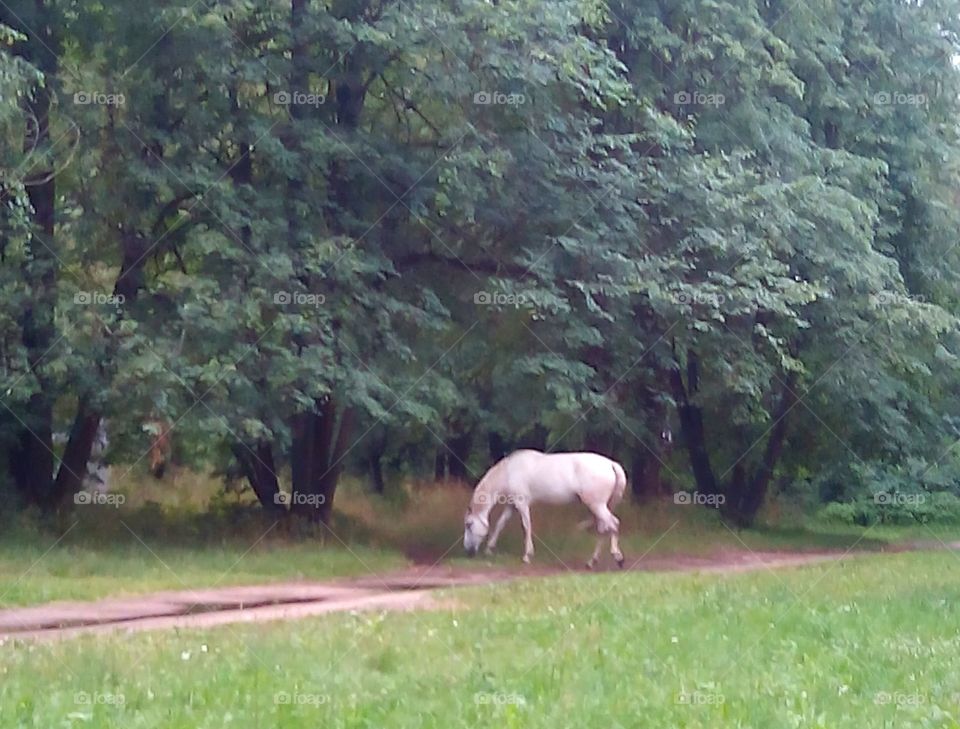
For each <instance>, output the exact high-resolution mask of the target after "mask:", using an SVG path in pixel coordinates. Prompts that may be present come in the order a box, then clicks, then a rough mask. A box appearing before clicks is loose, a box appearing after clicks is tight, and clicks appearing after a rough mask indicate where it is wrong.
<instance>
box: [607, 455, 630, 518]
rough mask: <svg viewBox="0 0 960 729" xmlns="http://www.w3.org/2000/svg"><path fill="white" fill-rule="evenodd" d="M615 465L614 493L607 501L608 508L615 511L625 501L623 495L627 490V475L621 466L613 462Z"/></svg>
mask: <svg viewBox="0 0 960 729" xmlns="http://www.w3.org/2000/svg"><path fill="white" fill-rule="evenodd" d="M611 464H612V465H613V478H614V481H613V493H612V494H610V498H609V499H608V500H607V508H608V509H610V510H611V511H613V510H614V509H615V508H616V507H617V504H619V503H620V502H621V501H623V495H624V493H626V490H627V474H626V472H625V471H624V470H623V466H621V465H620V464H619V463H617V462H616V461H611Z"/></svg>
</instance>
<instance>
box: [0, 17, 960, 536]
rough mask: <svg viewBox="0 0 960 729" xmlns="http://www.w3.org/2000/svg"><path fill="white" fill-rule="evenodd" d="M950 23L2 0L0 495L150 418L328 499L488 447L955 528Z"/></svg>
mask: <svg viewBox="0 0 960 729" xmlns="http://www.w3.org/2000/svg"><path fill="white" fill-rule="evenodd" d="M958 30H960V4H958V3H956V2H949V1H943V0H924V2H914V1H903V0H897V1H894V2H870V1H867V2H854V1H852V0H809V1H808V2H804V3H800V4H799V5H794V3H792V2H790V1H789V0H760V1H756V0H700V1H699V2H694V1H691V0H670V1H667V0H629V1H628V0H609V2H604V1H602V0H552V1H551V2H545V1H544V0H446V1H445V2H439V1H437V0H326V1H325V2H319V1H318V0H289V1H288V2H274V1H271V0H223V1H220V0H201V1H200V2H193V1H192V0H191V1H189V2H188V1H186V0H162V1H160V2H157V3H143V4H136V3H131V2H129V0H126V1H125V0H97V1H96V2H76V1H73V0H30V1H29V2H28V1H26V0H4V2H2V3H0V135H2V142H3V144H2V145H0V203H2V204H0V405H2V408H0V496H2V499H0V501H2V505H0V510H4V511H13V512H19V511H24V510H35V511H38V512H41V513H44V512H46V513H50V512H57V511H58V510H61V509H69V508H70V507H71V505H72V504H73V502H74V495H75V494H77V493H78V492H79V491H80V490H81V489H82V488H83V483H84V479H85V476H86V474H87V472H88V468H89V466H90V463H91V461H92V460H93V459H94V458H100V457H102V458H103V459H105V460H106V462H107V463H109V464H113V465H116V464H123V468H121V469H120V470H121V471H125V470H127V468H135V467H139V468H143V467H144V460H145V458H146V456H147V454H148V453H149V452H150V450H151V449H155V448H157V447H158V446H157V442H158V441H161V440H162V441H164V442H168V445H169V448H170V449H171V450H172V453H173V454H174V457H175V459H176V460H177V462H178V463H180V464H182V465H184V466H186V467H189V468H191V469H195V470H197V471H204V472H209V473H216V474H226V475H227V476H230V477H233V478H237V479H241V480H242V481H243V483H244V488H245V489H249V490H250V492H251V493H253V494H255V496H256V499H257V500H258V501H259V503H260V504H261V505H262V508H263V509H264V510H266V511H268V512H277V513H279V512H284V511H287V510H288V509H289V510H291V511H293V512H294V513H296V514H298V515H300V516H302V517H304V518H305V519H307V520H312V521H319V522H327V521H328V520H329V519H330V516H331V512H332V510H333V509H334V508H335V504H336V501H335V492H336V488H337V484H338V482H339V481H340V480H341V479H342V477H343V476H344V474H354V475H356V476H357V477H359V478H361V479H363V480H364V482H365V483H367V484H368V485H369V488H370V489H371V490H373V491H375V492H379V493H389V492H390V490H391V489H395V488H398V483H400V482H401V481H402V480H403V479H405V478H410V477H423V478H431V479H432V478H436V479H438V480H451V481H463V482H465V483H467V484H470V485H472V484H473V483H475V482H476V479H477V478H478V477H479V475H480V474H482V473H483V471H484V470H485V469H486V468H487V467H488V466H489V465H490V464H491V463H492V462H494V461H495V460H497V459H498V458H500V457H502V456H503V455H504V454H506V453H508V452H510V451H512V450H513V449H515V448H518V447H534V448H539V449H542V450H549V451H576V450H589V451H596V452H599V453H603V454H605V455H607V456H610V457H614V458H617V459H619V460H620V462H622V463H623V464H624V465H625V467H626V470H627V473H628V475H629V479H630V489H631V490H632V493H633V496H634V497H635V498H636V499H638V500H640V501H644V500H648V499H653V498H658V497H660V496H663V495H667V496H669V495H670V494H671V493H673V492H674V491H676V490H678V489H687V490H690V491H695V492H696V493H697V494H699V495H700V497H701V498H707V497H712V498H713V500H714V502H715V503H717V504H719V505H720V508H721V511H722V513H723V515H724V518H725V519H728V520H729V521H730V522H731V523H735V524H739V525H749V524H752V523H754V521H755V520H756V519H757V515H758V513H760V511H761V509H762V508H763V507H764V505H765V503H766V502H767V501H768V500H769V499H770V498H772V497H773V496H774V495H778V496H784V497H789V498H793V499H796V500H797V501H799V502H801V503H803V504H805V505H806V508H809V509H811V510H813V509H820V508H822V507H823V506H824V505H828V506H827V508H828V509H832V510H833V511H834V512H836V514H837V515H838V516H839V517H841V518H847V519H851V520H861V521H869V520H871V519H881V520H882V519H883V518H884V511H885V510H886V509H887V507H888V506H889V504H891V503H901V504H902V503H905V499H907V497H909V496H910V495H912V494H913V495H916V494H923V495H925V496H926V498H924V499H923V500H921V501H922V502H923V508H924V511H923V513H919V512H918V513H914V514H912V516H911V518H916V519H918V520H923V519H937V518H957V519H960V500H958V498H957V495H958V494H960V456H958V454H957V452H956V451H955V450H954V446H955V444H956V443H957V440H958V438H960V389H958V387H957V382H958V370H960V359H958V355H960V337H958V333H960V329H958V323H960V297H958V294H960V288H958V273H960V265H958V264H960V250H958V248H957V244H958V230H960V205H958V204H960V176H958V173H960V143H958V120H960V113H958V112H960V72H958V64H957V52H958V41H960V38H958ZM102 432H106V433H107V435H108V442H109V445H108V447H107V448H106V450H105V452H104V453H103V454H102V455H98V454H97V453H96V452H95V451H96V443H97V440H98V437H99V436H98V433H102ZM138 464H139V466H138ZM281 491H283V492H290V497H289V498H287V499H283V498H278V495H279V494H280V493H281Z"/></svg>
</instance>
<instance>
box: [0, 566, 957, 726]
mask: <svg viewBox="0 0 960 729" xmlns="http://www.w3.org/2000/svg"><path fill="white" fill-rule="evenodd" d="M958 578H960V560H958V558H957V556H956V555H954V554H951V553H946V552H941V553H913V554H893V555H875V556H860V557H857V558H855V559H851V560H848V561H845V562H844V563H843V564H832V565H821V566H816V567H807V568H799V569H791V570H781V571H778V572H776V573H769V572H760V573H754V574H749V575H728V576H718V575H710V576H707V575H687V574H645V573H607V574H598V575H570V576H562V577H553V578H541V579H534V580H529V581H526V582H521V583H512V584H500V585H494V586H489V587H485V588H471V589H469V590H462V591H455V592H449V593H447V594H448V597H449V599H451V600H453V601H455V604H454V605H452V606H451V607H449V608H444V609H441V610H437V611H431V612H420V613H411V614H386V615H381V614H357V615H350V614H343V615H334V616H329V617H325V618H322V619H310V620H303V621H298V622H293V623H272V624H267V625H260V626H247V627H239V626H230V627H224V628H218V629H214V630H209V631H197V632H191V631H185V632H177V633H145V634H139V635H135V636H132V637H103V636H100V637H85V638H81V639H76V640H71V641H67V642H65V643H61V644H41V645H36V646H30V645H24V644H16V643H9V642H8V643H7V644H6V645H4V646H3V647H2V649H0V672H2V681H0V726H2V727H37V728H38V729H49V728H50V727H73V726H77V727H79V726H93V727H97V728H98V729H101V728H102V729H111V728H114V727H115V728H117V729H120V728H121V727H122V728H123V729H136V728H137V727H143V728H147V727H149V728H150V729H155V728H159V727H163V728H165V729H166V728H169V729H181V728H182V729H207V728H209V729H221V728H222V727H267V726H269V727H277V728H293V727H298V728H299V727H318V726H322V727H325V728H331V729H332V728H334V727H371V728H373V727H376V728H380V727H411V728H414V727H438V728H441V727H442V728H443V729H449V728H451V727H478V726H504V727H549V728H550V729H554V728H555V727H574V726H576V727H656V728H658V729H660V728H662V727H688V728H697V727H703V728H704V729H707V728H711V729H712V728H714V727H743V728H745V727H756V728H757V729H769V728H771V727H776V728H779V727H829V728H830V729H842V728H846V727H849V728H850V729H863V728H864V727H871V729H874V728H877V727H891V728H893V727H897V728H898V729H900V728H904V727H931V728H932V727H936V728H937V729H942V728H944V727H960V723H958V720H957V717H958V716H960V632H958V628H957V626H958V625H960V579H958Z"/></svg>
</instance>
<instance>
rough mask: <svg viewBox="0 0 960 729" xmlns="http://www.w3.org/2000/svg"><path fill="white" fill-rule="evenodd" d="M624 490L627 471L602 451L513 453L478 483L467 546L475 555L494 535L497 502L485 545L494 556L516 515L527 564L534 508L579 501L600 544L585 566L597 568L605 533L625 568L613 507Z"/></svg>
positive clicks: (465, 534)
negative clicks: (499, 510) (501, 507)
mask: <svg viewBox="0 0 960 729" xmlns="http://www.w3.org/2000/svg"><path fill="white" fill-rule="evenodd" d="M626 488H627V475H626V473H624V470H623V467H622V466H621V465H620V464H619V463H617V462H616V461H612V460H610V459H609V458H606V457H605V456H601V455H600V454H598V453H542V452H540V451H534V450H520V451H514V452H513V453H511V454H510V455H509V456H507V457H506V458H504V459H503V460H501V461H498V462H497V463H495V464H494V465H493V467H492V468H491V469H490V470H489V471H487V472H486V473H485V474H484V476H483V478H481V479H480V483H478V484H477V488H476V489H475V490H474V492H473V498H472V499H471V501H470V507H469V508H468V509H467V514H466V517H464V520H463V527H464V528H463V546H464V548H465V549H466V551H467V554H469V555H470V556H473V555H474V554H476V553H477V550H479V549H480V545H481V544H482V543H483V540H484V539H485V538H486V536H487V533H488V532H489V531H490V511H491V510H492V509H493V507H494V506H495V505H496V504H503V505H504V510H503V513H502V514H500V518H499V519H498V520H497V524H496V526H495V527H494V528H493V533H492V534H490V539H489V541H488V542H487V549H486V551H487V554H490V553H492V551H493V549H494V547H496V545H497V539H499V537H500V532H502V531H503V528H504V527H505V526H506V525H507V520H508V519H509V518H510V516H511V515H512V514H513V512H514V511H516V512H517V513H518V514H519V515H520V521H521V522H522V523H523V534H524V551H523V561H524V562H529V561H530V558H531V557H533V527H532V525H531V523H530V505H531V504H534V503H537V502H543V503H547V504H569V503H573V502H574V501H580V502H581V503H582V504H583V505H584V506H586V507H587V508H588V509H589V510H590V512H591V513H592V514H593V518H592V519H589V520H587V522H585V524H586V525H589V524H591V523H592V524H593V525H594V527H595V528H596V531H597V546H596V549H594V551H593V556H592V557H591V558H590V560H589V561H588V562H587V567H589V568H591V569H592V568H593V567H594V566H595V565H596V564H597V560H598V559H599V558H600V551H601V549H602V546H603V538H604V536H606V535H609V536H610V554H612V555H613V558H614V559H615V560H616V561H617V564H618V565H620V567H623V553H622V552H621V551H620V542H619V534H620V520H619V519H617V517H616V516H614V514H613V512H612V511H611V509H613V508H615V507H616V505H617V504H619V503H620V500H621V499H622V498H623V492H624V490H625V489H626Z"/></svg>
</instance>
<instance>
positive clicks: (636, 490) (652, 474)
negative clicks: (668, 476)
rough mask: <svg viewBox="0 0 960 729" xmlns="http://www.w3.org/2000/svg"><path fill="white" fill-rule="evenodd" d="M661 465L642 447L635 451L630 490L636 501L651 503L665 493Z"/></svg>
mask: <svg viewBox="0 0 960 729" xmlns="http://www.w3.org/2000/svg"><path fill="white" fill-rule="evenodd" d="M660 470H661V465H660V461H659V459H657V458H656V457H655V456H654V455H653V454H652V453H651V452H650V451H648V450H647V449H646V448H644V447H642V446H641V449H639V450H636V451H634V454H633V462H632V464H631V468H630V490H631V492H632V493H633V498H634V499H635V500H636V501H650V500H652V499H655V498H656V497H658V496H660V495H661V494H663V493H664V492H665V490H666V489H665V487H664V484H663V480H662V479H661V478H660Z"/></svg>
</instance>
